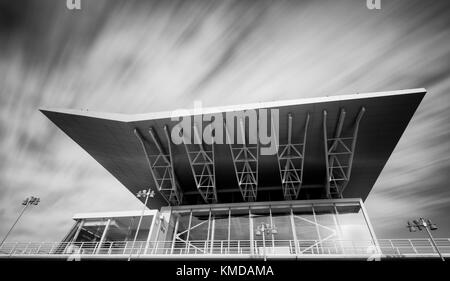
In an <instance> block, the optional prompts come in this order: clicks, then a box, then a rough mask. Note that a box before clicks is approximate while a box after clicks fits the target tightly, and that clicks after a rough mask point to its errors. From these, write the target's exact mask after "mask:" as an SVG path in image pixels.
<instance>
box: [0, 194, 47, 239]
mask: <svg viewBox="0 0 450 281" xmlns="http://www.w3.org/2000/svg"><path fill="white" fill-rule="evenodd" d="M40 200H41V199H40V198H39V197H34V196H30V197H27V198H25V199H24V200H23V202H22V205H24V206H23V208H22V211H21V212H20V214H19V216H18V217H17V219H16V221H15V222H14V223H13V225H12V226H11V228H10V229H9V230H8V233H6V235H5V237H4V238H3V240H2V242H1V243H0V247H1V246H2V245H3V243H4V242H5V240H6V238H8V235H9V234H10V233H11V231H12V230H13V228H14V226H16V224H17V222H18V221H19V219H20V217H22V215H23V213H24V212H25V210H26V209H27V207H28V206H30V205H37V204H38V203H39V202H40Z"/></svg>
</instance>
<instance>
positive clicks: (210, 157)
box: [183, 125, 217, 203]
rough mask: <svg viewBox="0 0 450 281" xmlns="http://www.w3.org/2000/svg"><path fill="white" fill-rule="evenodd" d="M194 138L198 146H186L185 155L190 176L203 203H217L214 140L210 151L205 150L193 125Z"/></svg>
mask: <svg viewBox="0 0 450 281" xmlns="http://www.w3.org/2000/svg"><path fill="white" fill-rule="evenodd" d="M193 127H194V136H195V138H196V141H194V143H198V144H186V142H183V143H184V147H185V148H186V153H187V155H188V159H189V165H190V166H191V170H192V174H193V176H194V180H195V184H196V186H197V190H198V192H199V193H200V195H201V196H202V198H203V200H204V201H205V203H216V202H217V190H216V167H215V164H214V140H213V141H212V144H211V145H210V146H211V149H206V148H205V146H204V145H203V141H202V138H200V135H199V132H198V129H197V126H196V125H194V126H193Z"/></svg>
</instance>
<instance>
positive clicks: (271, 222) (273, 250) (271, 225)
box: [269, 206, 275, 255]
mask: <svg viewBox="0 0 450 281" xmlns="http://www.w3.org/2000/svg"><path fill="white" fill-rule="evenodd" d="M269 216H270V228H271V229H272V230H273V218H272V206H269ZM271 232H272V231H271ZM272 254H273V255H274V254H275V235H274V234H273V232H272Z"/></svg>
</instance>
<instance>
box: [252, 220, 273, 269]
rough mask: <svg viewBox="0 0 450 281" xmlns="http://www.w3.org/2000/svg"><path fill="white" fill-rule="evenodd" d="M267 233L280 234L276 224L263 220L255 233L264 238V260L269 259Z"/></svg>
mask: <svg viewBox="0 0 450 281" xmlns="http://www.w3.org/2000/svg"><path fill="white" fill-rule="evenodd" d="M266 234H267V235H270V234H272V235H273V234H278V230H277V227H276V226H275V225H269V224H268V223H264V222H262V223H261V224H260V225H258V227H256V230H255V235H256V236H261V235H262V238H263V251H264V261H266V260H267V256H266Z"/></svg>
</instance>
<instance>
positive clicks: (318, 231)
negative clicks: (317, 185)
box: [311, 204, 323, 252]
mask: <svg viewBox="0 0 450 281" xmlns="http://www.w3.org/2000/svg"><path fill="white" fill-rule="evenodd" d="M311 208H312V213H313V218H314V224H315V225H316V231H317V238H319V243H317V245H319V244H320V249H321V250H322V251H320V252H323V245H322V236H321V235H320V230H319V224H318V223H317V217H316V211H315V210H314V204H312V205H311ZM317 251H318V252H319V249H317Z"/></svg>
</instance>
